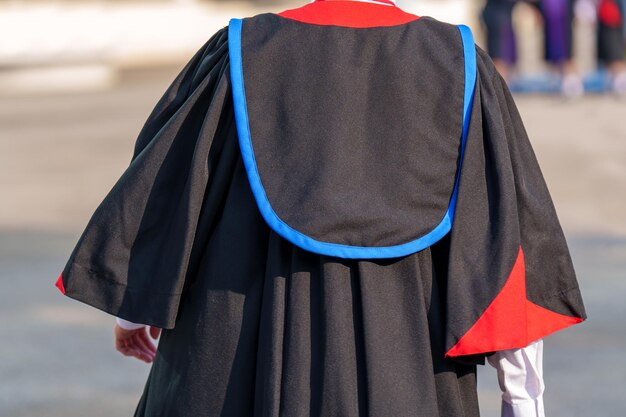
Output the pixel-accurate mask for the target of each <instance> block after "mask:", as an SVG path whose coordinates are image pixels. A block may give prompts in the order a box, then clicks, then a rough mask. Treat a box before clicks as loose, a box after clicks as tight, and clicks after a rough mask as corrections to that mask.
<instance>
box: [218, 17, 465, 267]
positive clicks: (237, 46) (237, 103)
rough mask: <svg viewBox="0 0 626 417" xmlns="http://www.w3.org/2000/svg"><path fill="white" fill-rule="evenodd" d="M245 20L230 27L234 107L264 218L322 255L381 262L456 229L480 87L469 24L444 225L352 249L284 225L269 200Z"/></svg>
mask: <svg viewBox="0 0 626 417" xmlns="http://www.w3.org/2000/svg"><path fill="white" fill-rule="evenodd" d="M242 23H243V22H242V19H236V18H234V19H231V20H230V22H229V25H228V51H229V58H230V76H231V85H232V90H233V105H234V110H235V124H236V127H237V135H238V137H239V147H240V149H241V156H242V159H243V162H244V166H245V169H246V173H247V175H248V181H249V183H250V187H251V189H252V194H253V195H254V198H255V200H256V203H257V206H258V208H259V211H260V212H261V215H262V216H263V219H264V220H265V221H266V222H267V224H268V225H269V226H270V227H271V228H272V230H274V231H275V232H276V233H278V234H279V235H280V236H282V237H283V238H285V239H286V240H288V241H289V242H291V243H293V244H294V245H296V246H298V247H300V248H302V249H305V250H307V251H311V252H314V253H318V254H321V255H328V256H335V257H339V258H349V259H378V258H395V257H400V256H405V255H409V254H411V253H414V252H418V251H420V250H422V249H425V248H427V247H429V246H431V245H432V244H434V243H436V242H437V241H438V240H440V239H441V238H442V237H444V236H445V235H446V234H447V233H448V232H449V231H450V229H451V228H452V221H453V219H454V211H455V208H456V198H457V191H458V185H459V176H460V172H461V163H462V161H463V153H464V150H465V141H466V139H467V132H468V127H469V119H470V110H471V105H472V101H473V97H474V88H475V85H476V51H475V48H474V39H473V36H472V32H471V30H470V29H469V28H468V27H467V26H465V25H458V26H457V27H458V28H459V31H460V33H461V38H462V40H463V53H464V57H465V58H464V61H465V93H464V96H463V132H462V137H461V150H460V157H459V167H458V169H457V176H456V181H455V184H454V190H453V191H452V196H451V197H450V203H449V205H448V210H447V211H446V214H445V215H444V217H443V219H442V220H441V222H440V223H439V224H438V225H437V226H436V227H435V228H434V229H433V230H431V231H430V232H428V233H427V234H425V235H424V236H421V237H419V238H418V239H415V240H412V241H409V242H406V243H402V244H399V245H393V246H351V245H342V244H338V243H331V242H322V241H319V240H316V239H313V238H311V237H309V236H307V235H305V234H303V233H301V232H299V231H297V230H295V229H293V228H292V227H290V226H289V225H287V224H286V223H285V222H283V221H282V220H281V219H280V218H279V217H278V215H277V214H276V212H274V209H272V206H271V204H270V202H269V200H268V198H267V194H266V193H265V189H264V188H263V184H262V183H261V177H260V176H259V171H258V169H257V164H256V159H255V156H254V150H253V147H252V138H251V135H250V125H249V121H248V109H247V105H246V93H245V88H244V80H243V62H242V51H241V29H242Z"/></svg>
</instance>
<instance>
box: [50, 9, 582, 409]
mask: <svg viewBox="0 0 626 417" xmlns="http://www.w3.org/2000/svg"><path fill="white" fill-rule="evenodd" d="M56 286H57V288H58V289H59V291H61V293H63V294H65V295H66V296H68V297H71V298H73V299H76V300H78V301H81V302H83V303H86V304H88V305H91V306H93V307H96V308H99V309H101V310H103V311H105V312H107V313H110V314H112V315H115V316H117V320H116V324H115V327H114V338H115V346H116V348H117V350H118V351H120V352H121V353H122V354H124V355H126V356H132V357H136V358H138V359H140V360H143V361H145V362H147V363H151V368H150V373H149V375H148V379H147V381H146V384H145V387H144V391H143V394H142V395H141V398H140V399H139V403H138V405H137V408H136V410H135V417H149V416H155V417H156V416H168V417H176V416H180V417H190V416H217V415H229V416H253V415H256V416H266V417H279V416H286V417H291V416H300V415H313V416H322V417H333V416H353V417H357V416H366V415H369V416H419V417H459V416H465V417H478V416H479V415H480V412H479V408H478V397H477V380H476V368H477V366H478V365H484V364H485V363H487V362H488V363H489V364H491V365H492V366H494V367H495V368H496V369H497V370H498V373H497V375H498V380H499V383H500V387H501V389H502V403H501V407H502V412H501V415H502V416H503V417H544V407H543V391H544V382H543V369H542V358H543V338H544V337H545V336H548V335H550V334H552V333H554V332H556V331H559V330H562V329H565V328H567V327H569V326H572V325H575V324H578V323H581V322H582V321H584V320H585V319H586V317H587V316H586V312H585V308H584V304H583V300H582V297H581V294H580V290H579V287H578V283H577V279H576V275H575V272H574V269H573V265H572V262H571V257H570V255H569V249H568V247H567V243H566V241H565V237H564V235H563V231H562V229H561V226H560V223H559V220H558V218H557V215H556V212H555V209H554V205H553V203H552V199H551V197H550V193H549V192H548V189H547V186H546V184H545V181H544V178H543V175H542V173H541V170H540V168H539V165H538V162H537V160H536V158H535V155H534V152H533V150H532V146H531V144H530V140H529V138H528V136H527V134H526V130H525V128H524V125H523V122H522V119H521V116H520V114H519V112H518V110H517V107H516V105H515V102H514V100H513V97H512V95H511V93H510V91H509V89H508V88H507V84H506V82H505V81H504V79H503V78H502V76H501V75H500V74H499V73H498V71H497V69H496V67H495V65H494V63H493V61H492V60H491V59H490V58H489V56H488V54H487V53H486V52H485V51H483V50H482V49H480V48H478V47H477V46H476V45H475V43H474V41H473V37H472V34H471V31H470V30H469V28H468V27H467V26H464V25H459V26H457V25H452V24H449V23H446V22H442V21H439V20H437V19H434V18H431V17H427V16H421V17H420V16H417V15H414V14H411V13H407V12H405V11H404V10H402V9H400V8H399V7H397V6H396V5H395V3H394V2H393V1H391V0H372V1H359V0H349V1H346V0H340V1H335V0H329V1H316V2H312V3H311V4H307V5H303V6H301V7H297V8H294V9H289V10H285V11H283V12H281V13H278V14H274V13H262V14H259V15H255V16H253V17H249V18H245V19H232V20H231V22H230V24H229V25H228V26H227V27H224V28H222V29H220V30H219V31H217V32H216V33H215V34H214V35H213V36H212V37H211V38H210V39H209V40H207V41H206V42H205V44H204V45H202V47H201V48H200V49H199V50H198V51H197V52H196V53H195V55H194V56H193V57H192V58H191V60H190V61H189V62H188V63H187V64H186V65H185V66H184V68H183V69H182V70H181V72H180V73H179V74H178V75H177V77H176V78H175V80H174V81H173V82H172V83H171V85H170V86H169V87H168V89H167V90H166V91H165V93H164V94H163V96H162V97H161V99H160V100H159V101H158V103H157V104H156V106H155V108H154V109H153V111H152V112H151V114H150V115H149V116H148V119H147V120H146V122H145V124H144V126H143V128H142V130H141V131H140V133H139V135H138V137H137V140H136V142H135V148H134V152H133V157H132V160H131V163H130V165H129V167H128V168H127V170H126V171H125V172H124V173H123V174H122V176H121V177H120V179H119V180H118V182H117V183H116V184H115V185H114V187H113V188H112V190H111V191H110V192H109V193H108V194H107V195H106V196H105V198H104V200H103V201H102V203H101V204H100V205H99V206H98V208H97V209H96V211H95V212H94V214H93V216H92V217H91V219H90V221H89V223H88V224H87V226H86V228H85V230H84V232H83V233H82V235H81V237H80V239H79V241H78V243H77V244H76V246H75V248H74V249H73V251H72V253H71V255H70V257H69V259H68V261H67V263H66V265H65V267H64V269H63V271H62V273H61V275H60V276H59V277H58V279H57V281H56ZM148 328H149V330H148ZM157 338H158V339H159V341H158V347H157V346H154V344H153V341H152V340H154V339H157Z"/></svg>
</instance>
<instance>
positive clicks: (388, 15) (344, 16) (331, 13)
mask: <svg viewBox="0 0 626 417" xmlns="http://www.w3.org/2000/svg"><path fill="white" fill-rule="evenodd" d="M278 15H279V16H282V17H285V18H288V19H293V20H298V21H300V22H304V23H311V24H317V25H333V26H346V27H354V28H366V27H379V26H396V25H401V24H404V23H407V22H410V21H412V20H416V19H419V18H420V16H417V15H414V14H412V13H408V12H405V11H404V10H402V9H401V8H399V7H398V6H397V5H396V4H395V2H394V0H312V1H311V2H310V3H308V4H305V5H303V6H300V7H297V8H295V9H289V10H285V11H282V12H280V13H278Z"/></svg>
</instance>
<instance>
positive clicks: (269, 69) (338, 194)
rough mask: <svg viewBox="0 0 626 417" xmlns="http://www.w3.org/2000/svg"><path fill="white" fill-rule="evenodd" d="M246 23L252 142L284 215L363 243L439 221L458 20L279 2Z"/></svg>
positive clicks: (447, 186)
mask: <svg viewBox="0 0 626 417" xmlns="http://www.w3.org/2000/svg"><path fill="white" fill-rule="evenodd" d="M242 27H243V28H242V36H241V37H242V57H243V75H244V85H245V92H246V99H247V102H248V115H249V120H250V133H251V137H252V145H253V148H254V154H255V159H256V163H257V167H258V171H259V176H260V178H261V182H262V183H263V188H264V190H265V192H266V194H267V197H268V200H269V202H270V205H271V206H272V208H273V209H274V211H275V212H276V214H277V215H278V217H279V218H280V219H281V220H283V221H284V222H285V223H287V224H288V225H289V226H291V227H292V228H294V229H295V230H297V231H299V232H302V233H304V234H305V235H307V236H310V237H312V238H314V239H316V240H320V241H322V242H331V243H338V244H344V245H354V246H390V245H397V244H402V243H406V242H408V241H411V240H415V239H417V238H419V237H421V236H423V235H425V234H426V233H428V232H430V231H431V230H432V229H434V228H435V226H437V225H438V224H439V223H440V222H441V221H442V219H443V217H444V215H445V213H446V211H447V209H448V204H449V202H450V197H451V195H452V189H453V187H454V181H455V176H456V172H457V163H458V159H459V151H460V143H461V131H462V125H463V93H464V75H465V74H464V71H463V65H464V61H463V59H464V58H463V45H462V42H461V36H460V33H459V30H458V28H456V27H455V26H454V25H450V24H447V23H443V22H439V21H437V20H435V19H433V18H430V17H423V18H420V19H417V20H414V21H412V22H409V23H407V24H403V25H396V26H390V27H373V28H349V27H341V26H322V25H313V24H302V23H301V22H298V21H295V20H292V19H288V18H284V17H281V16H278V15H275V14H272V13H265V14H261V15H258V16H255V17H252V18H247V19H244V20H243V26H242ZM303 51H304V53H303Z"/></svg>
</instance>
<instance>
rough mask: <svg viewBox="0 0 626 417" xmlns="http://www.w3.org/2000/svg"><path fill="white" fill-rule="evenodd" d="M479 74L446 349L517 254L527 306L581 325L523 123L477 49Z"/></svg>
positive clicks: (455, 233)
mask: <svg viewBox="0 0 626 417" xmlns="http://www.w3.org/2000/svg"><path fill="white" fill-rule="evenodd" d="M478 72H479V77H478V81H477V91H476V94H475V96H474V106H473V109H472V121H471V124H470V130H469V133H468V139H467V145H466V150H465V156H464V165H463V167H462V169H461V178H460V182H459V198H458V201H457V212H456V215H455V219H454V227H453V228H452V231H451V233H450V256H449V259H448V265H449V270H448V271H447V277H446V284H447V286H446V294H447V295H446V299H447V300H455V301H454V302H448V303H447V304H446V310H447V311H446V315H447V324H446V328H447V334H446V350H447V349H450V348H451V347H452V346H454V345H455V344H456V343H457V342H458V341H459V339H460V338H461V337H462V336H463V335H464V334H465V333H466V332H467V331H468V330H469V329H470V328H471V327H472V325H473V324H474V323H475V322H476V321H477V320H478V318H479V317H480V316H481V315H482V313H483V312H484V311H485V310H486V309H487V307H488V306H489V304H490V303H491V302H492V301H493V299H494V298H495V296H496V295H497V294H498V293H499V292H500V290H501V289H502V287H503V286H504V284H505V282H506V281H507V279H508V278H509V276H510V274H511V270H512V268H513V265H514V263H515V261H516V259H517V256H518V253H519V249H520V247H521V248H522V250H523V253H524V260H525V269H526V277H525V279H526V297H527V299H528V300H529V301H531V302H533V303H535V304H537V305H539V306H542V307H545V308H547V309H549V310H551V311H554V312H556V313H560V314H564V315H567V316H572V317H581V318H583V319H584V318H586V312H585V308H584V304H583V300H582V298H581V294H580V290H579V288H578V282H577V279H576V274H575V272H574V268H573V265H572V261H571V257H570V254H569V250H568V247H567V243H566V241H565V237H564V235H563V231H562V229H561V226H560V223H559V220H558V217H557V214H556V212H555V209H554V205H553V203H552V199H551V197H550V194H549V191H548V188H547V186H546V184H545V181H544V178H543V175H542V173H541V170H540V168H539V165H538V163H537V159H536V157H535V154H534V152H533V150H532V147H531V144H530V141H529V139H528V135H527V133H526V130H525V128H524V125H523V123H522V119H521V116H520V114H519V112H518V110H517V108H516V106H515V102H514V101H513V97H512V96H511V93H510V91H509V89H508V87H507V85H506V82H505V81H504V79H503V78H502V77H501V76H500V74H499V73H498V72H497V71H496V70H495V67H494V66H493V63H492V62H491V60H490V59H489V58H488V56H487V54H486V53H485V52H484V51H483V50H482V49H480V48H479V49H478ZM525 330H526V329H521V330H520V331H522V332H523V331H525ZM512 347H513V346H511V348H512Z"/></svg>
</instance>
